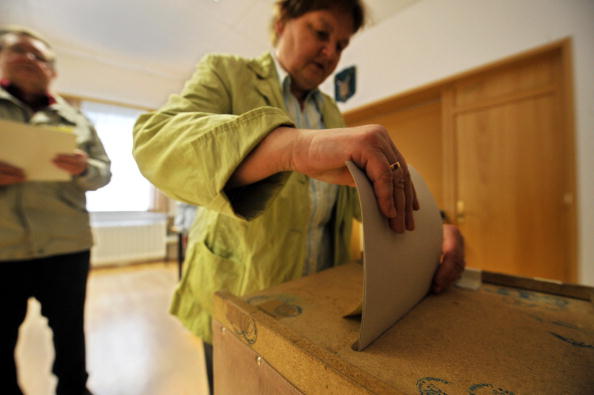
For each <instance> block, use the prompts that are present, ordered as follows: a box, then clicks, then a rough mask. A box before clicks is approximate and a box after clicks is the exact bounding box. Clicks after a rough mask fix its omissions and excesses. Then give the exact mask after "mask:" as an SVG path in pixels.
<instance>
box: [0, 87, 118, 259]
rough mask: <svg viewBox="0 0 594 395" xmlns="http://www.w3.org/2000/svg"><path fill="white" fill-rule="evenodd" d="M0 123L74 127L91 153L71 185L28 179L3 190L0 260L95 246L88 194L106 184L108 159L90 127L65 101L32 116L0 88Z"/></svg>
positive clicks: (80, 144)
mask: <svg viewBox="0 0 594 395" xmlns="http://www.w3.org/2000/svg"><path fill="white" fill-rule="evenodd" d="M0 119H5V120H10V121H15V122H23V123H29V124H34V125H61V126H67V127H72V128H74V132H75V134H76V141H77V145H78V148H80V149H81V150H83V151H85V152H86V153H87V154H88V155H89V167H88V168H87V171H86V172H85V173H84V175H81V176H75V177H72V179H71V181H67V182H33V181H27V182H24V183H20V184H15V185H4V186H0V261H9V260H20V259H33V258H41V257H46V256H50V255H58V254H67V253H72V252H78V251H84V250H88V249H90V248H91V246H92V245H93V238H92V236H91V228H90V225H89V214H88V212H87V210H86V197H85V192H86V191H90V190H95V189H98V188H100V187H102V186H103V185H105V184H107V183H108V182H109V180H110V178H111V173H110V170H109V168H110V161H109V158H108V157H107V155H106V153H105V150H104V149H103V145H102V144H101V142H100V141H99V138H98V137H97V133H96V132H95V129H94V128H93V126H92V125H91V123H90V122H89V121H88V120H87V119H86V118H85V117H84V116H83V115H82V114H81V113H80V112H78V111H77V110H75V109H74V108H72V107H71V106H70V105H68V104H67V103H66V102H65V101H64V99H62V98H60V97H56V103H54V104H52V105H50V106H49V107H47V108H45V109H43V110H41V111H37V112H33V111H32V110H31V109H30V108H29V107H27V106H26V105H24V104H23V103H22V102H21V101H19V100H18V99H17V98H15V97H14V96H12V95H11V94H10V93H8V92H7V91H6V90H5V89H3V88H1V87H0Z"/></svg>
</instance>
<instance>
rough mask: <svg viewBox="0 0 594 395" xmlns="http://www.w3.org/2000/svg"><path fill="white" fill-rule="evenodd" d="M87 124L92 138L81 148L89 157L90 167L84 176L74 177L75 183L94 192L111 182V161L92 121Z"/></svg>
mask: <svg viewBox="0 0 594 395" xmlns="http://www.w3.org/2000/svg"><path fill="white" fill-rule="evenodd" d="M85 122H86V124H87V127H88V128H89V134H90V137H89V139H88V140H87V141H85V142H84V143H83V144H82V145H81V146H79V148H80V149H82V150H83V151H85V152H86V153H87V155H88V156H89V157H88V166H87V169H86V170H85V171H84V172H83V173H82V174H80V175H78V176H75V177H74V182H75V183H76V184H77V185H78V186H79V187H80V188H82V189H83V190H85V191H94V190H96V189H99V188H101V187H102V186H105V185H107V184H108V183H109V181H110V180H111V169H110V168H111V161H110V160H109V157H108V156H107V153H106V152H105V148H103V144H102V143H101V140H99V136H97V131H96V130H95V128H94V127H93V125H92V124H91V123H90V121H87V120H86V119H85Z"/></svg>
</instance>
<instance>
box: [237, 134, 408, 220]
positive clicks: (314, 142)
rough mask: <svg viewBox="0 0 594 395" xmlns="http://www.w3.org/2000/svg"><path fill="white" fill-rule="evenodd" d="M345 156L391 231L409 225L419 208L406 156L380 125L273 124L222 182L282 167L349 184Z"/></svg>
mask: <svg viewBox="0 0 594 395" xmlns="http://www.w3.org/2000/svg"><path fill="white" fill-rule="evenodd" d="M349 160H351V161H353V162H354V163H355V164H356V165H357V166H359V167H360V168H361V169H362V170H363V171H365V173H366V174H367V177H369V179H370V181H371V182H372V184H373V188H374V191H375V196H376V198H377V202H378V205H379V207H380V209H381V211H382V213H383V214H384V216H386V217H387V218H388V220H389V222H390V227H391V228H392V229H393V230H394V231H396V232H404V231H405V230H413V229H414V227H415V224H414V219H413V210H418V209H419V203H418V201H417V197H416V194H415V189H414V186H413V184H412V182H411V179H410V174H409V172H408V167H407V165H406V160H405V159H404V157H403V156H402V155H401V154H400V152H399V151H398V149H397V148H396V146H395V145H394V143H393V142H392V140H391V139H390V136H389V135H388V132H387V131H386V129H385V128H384V127H383V126H380V125H365V126H358V127H352V128H340V129H322V130H310V129H295V128H291V127H279V128H276V129H275V130H273V131H272V132H271V133H270V134H268V136H266V138H264V139H263V140H262V141H261V142H260V144H258V146H257V147H256V148H255V149H254V150H253V151H252V152H251V153H250V154H249V155H248V156H247V157H246V158H245V159H244V161H243V162H242V163H241V164H240V165H239V166H238V167H237V169H236V170H235V172H234V173H233V175H232V176H231V178H230V180H229V182H228V183H227V187H228V188H235V187H238V186H242V185H248V184H252V183H254V182H257V181H259V180H262V179H264V178H266V177H269V176H271V175H273V174H275V173H278V172H282V171H297V172H299V173H303V174H306V175H308V176H310V177H313V178H317V179H319V180H322V181H326V182H329V183H332V184H342V185H351V186H354V180H353V178H352V176H351V174H350V173H349V171H348V169H347V168H346V165H345V162H346V161H349Z"/></svg>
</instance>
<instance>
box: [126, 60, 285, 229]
mask: <svg viewBox="0 0 594 395" xmlns="http://www.w3.org/2000/svg"><path fill="white" fill-rule="evenodd" d="M245 67H246V66H245V64H243V63H241V62H239V61H237V60H235V61H234V62H233V61H231V60H230V59H229V58H222V57H220V56H216V55H209V56H207V57H205V58H204V59H203V60H202V61H201V62H200V63H199V64H198V66H197V69H196V72H195V73H194V75H193V77H192V78H191V79H190V80H189V81H188V82H187V83H186V86H185V87H184V89H183V91H182V93H181V94H180V95H172V96H171V97H170V98H169V100H168V102H167V103H166V105H165V106H164V107H163V108H161V109H160V110H157V111H154V112H150V113H147V114H144V115H142V116H140V117H139V119H138V120H137V122H136V125H135V127H134V149H133V154H134V157H135V159H136V161H137V163H138V166H139V169H140V171H141V172H142V174H143V175H144V176H145V177H146V178H147V179H148V180H149V181H151V182H152V183H153V184H154V185H155V186H157V187H158V188H159V189H161V190H162V191H163V192H165V193H166V194H167V195H169V196H171V197H173V198H175V199H177V200H181V201H184V202H187V203H190V204H194V205H199V206H204V207H207V208H209V209H211V210H215V211H218V212H221V213H223V214H226V215H230V216H236V217H238V218H242V219H251V218H253V217H255V216H257V215H258V214H259V213H261V212H262V211H263V210H264V208H265V207H266V205H267V203H268V202H269V201H270V200H271V199H272V198H273V196H274V195H276V193H277V192H278V191H279V189H280V186H281V185H283V183H284V181H285V180H286V178H287V177H288V173H282V174H276V175H274V176H272V177H269V178H267V179H265V180H262V181H260V182H258V183H255V184H252V185H249V186H247V187H243V188H238V189H235V190H232V191H225V186H226V184H227V181H228V180H229V178H230V176H231V175H232V174H233V172H234V171H235V169H236V168H237V166H238V165H239V164H240V163H241V162H242V161H243V159H244V158H245V157H246V156H247V155H248V154H249V153H250V152H251V151H252V149H254V147H255V146H256V145H257V144H258V143H259V142H260V141H261V140H262V139H263V138H264V137H265V136H266V135H267V134H268V133H270V132H271V131H272V130H274V129H275V128H277V127H279V126H281V125H291V124H292V123H291V120H290V118H289V117H288V116H287V115H286V113H285V112H284V111H283V110H281V109H279V108H276V107H270V106H265V105H263V106H261V107H257V108H254V109H252V110H250V111H247V112H244V113H241V114H232V112H233V109H232V106H233V105H232V103H233V99H232V97H233V95H241V94H243V92H242V91H241V90H242V89H250V88H249V87H250V83H249V78H248V77H244V80H243V81H242V80H241V78H239V77H237V75H246V76H247V75H249V72H248V71H246V70H245V69H244V68H245ZM254 78H256V77H254Z"/></svg>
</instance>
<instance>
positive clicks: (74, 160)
mask: <svg viewBox="0 0 594 395" xmlns="http://www.w3.org/2000/svg"><path fill="white" fill-rule="evenodd" d="M88 158H89V156H88V155H87V153H86V152H84V151H82V150H79V149H76V150H74V153H72V154H59V155H56V157H55V158H54V159H53V162H54V164H55V165H56V166H58V167H59V168H60V169H62V170H66V171H67V172H68V173H70V174H72V175H73V176H77V175H79V174H81V173H82V172H84V171H85V170H87V166H88Z"/></svg>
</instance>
